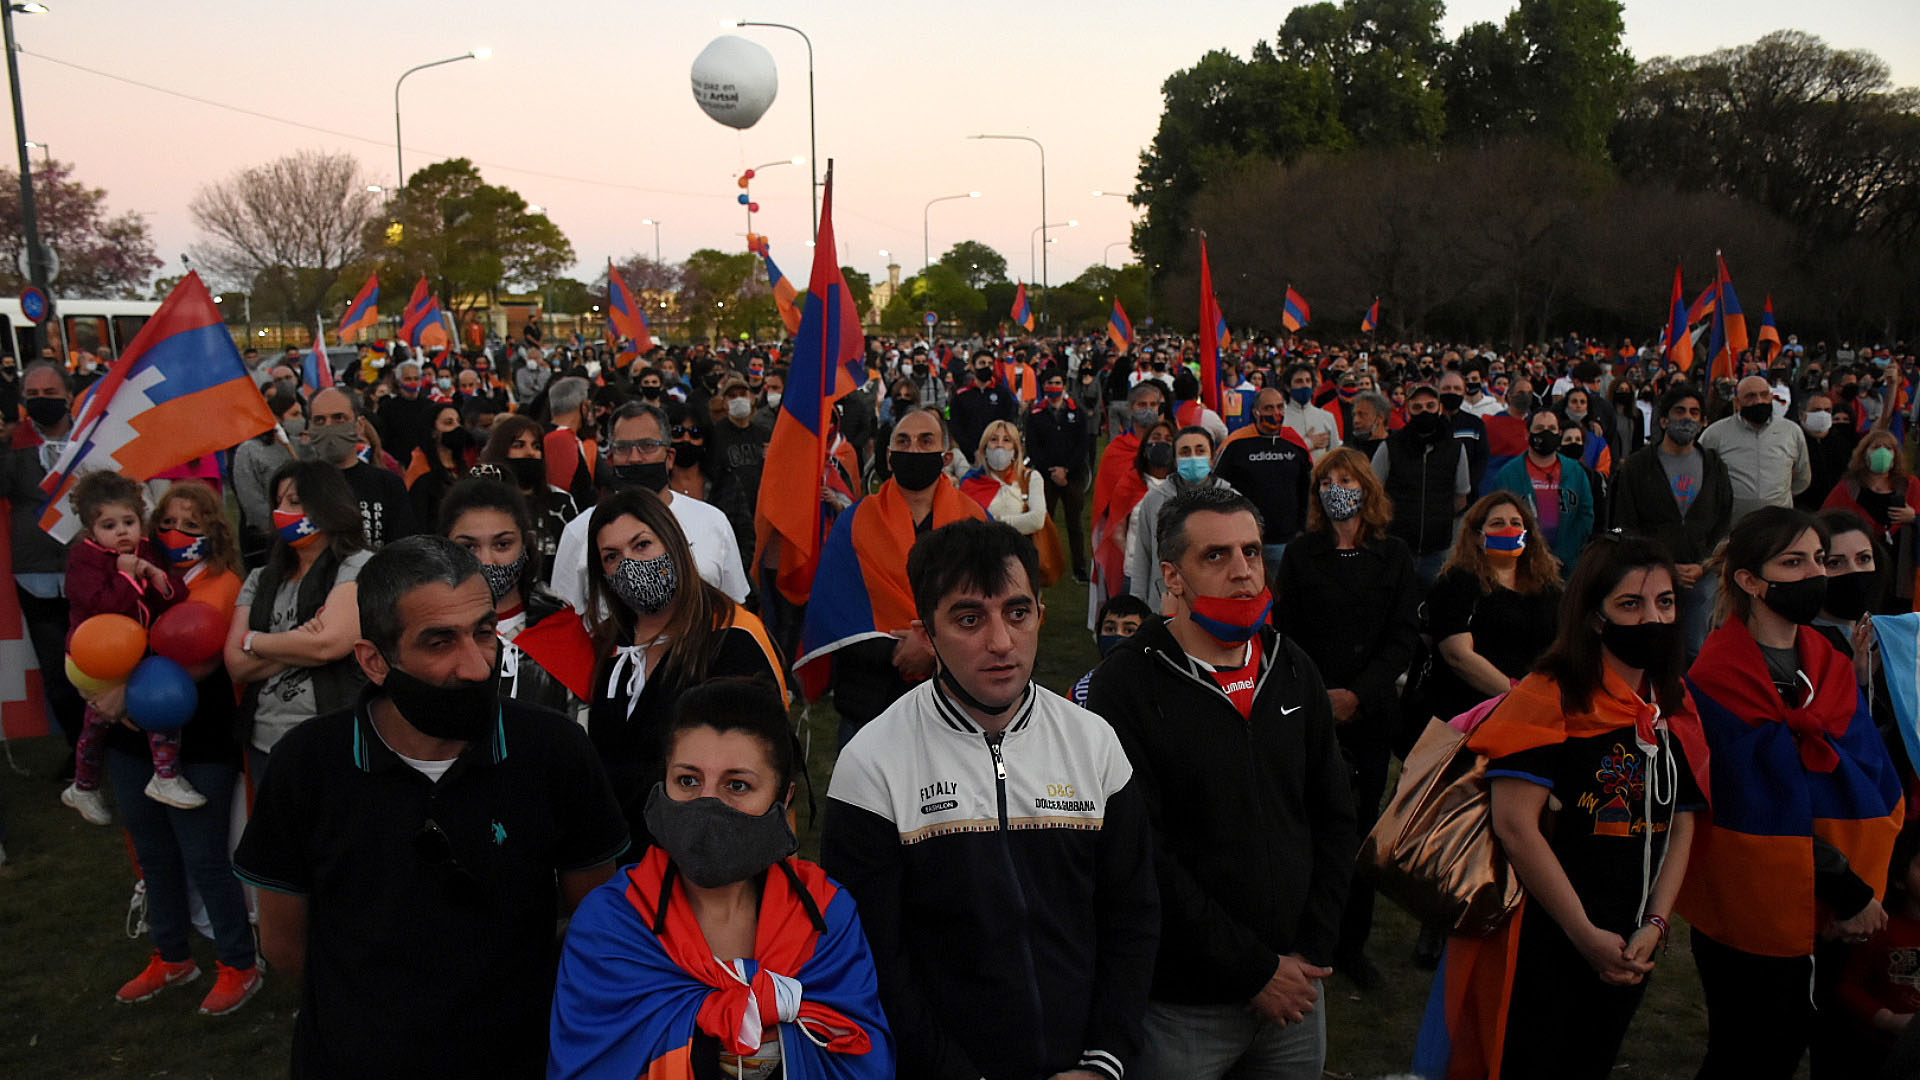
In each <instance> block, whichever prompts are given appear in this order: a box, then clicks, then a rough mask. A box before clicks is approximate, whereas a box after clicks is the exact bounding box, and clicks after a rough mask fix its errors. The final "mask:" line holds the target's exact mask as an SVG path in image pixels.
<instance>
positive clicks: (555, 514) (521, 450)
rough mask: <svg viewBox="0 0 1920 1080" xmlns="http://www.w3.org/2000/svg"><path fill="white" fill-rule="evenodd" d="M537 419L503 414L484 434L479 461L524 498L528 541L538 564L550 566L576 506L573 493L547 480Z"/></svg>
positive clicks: (576, 514) (576, 510) (577, 513)
mask: <svg viewBox="0 0 1920 1080" xmlns="http://www.w3.org/2000/svg"><path fill="white" fill-rule="evenodd" d="M541 440H542V435H541V430H540V423H539V421H537V420H531V419H528V418H527V417H524V416H503V417H501V418H500V419H499V420H498V421H496V422H495V423H494V425H493V430H492V431H491V432H489V433H488V434H487V445H486V447H485V448H484V449H482V450H481V451H480V458H479V464H480V465H492V466H494V467H495V468H497V469H499V470H500V471H501V473H502V475H504V476H505V477H506V478H507V480H508V481H509V482H511V483H512V484H513V486H514V488H515V489H516V490H518V491H519V492H520V497H521V498H522V499H525V500H526V503H527V511H528V513H530V514H532V515H533V534H532V536H531V537H530V538H529V543H530V544H531V545H532V547H533V548H534V549H535V550H536V551H537V552H538V554H539V556H540V563H541V565H542V566H551V565H552V564H553V560H554V556H555V555H556V554H557V553H558V552H559V550H560V537H561V535H562V534H564V533H565V532H566V529H567V522H569V521H572V520H573V519H574V518H576V517H578V516H579V514H580V510H579V508H578V507H577V506H575V505H574V502H573V496H572V495H569V494H567V493H566V492H565V491H563V490H561V489H560V488H557V487H554V486H553V485H552V484H550V483H548V482H547V465H546V461H545V460H544V459H543V458H542V457H541V455H542V454H543V453H545V448H544V447H543V445H542V442H541Z"/></svg>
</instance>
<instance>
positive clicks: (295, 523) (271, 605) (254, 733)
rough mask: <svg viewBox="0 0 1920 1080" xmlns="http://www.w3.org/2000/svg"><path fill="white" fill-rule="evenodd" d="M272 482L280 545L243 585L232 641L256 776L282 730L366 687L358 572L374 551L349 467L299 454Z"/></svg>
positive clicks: (233, 671)
mask: <svg viewBox="0 0 1920 1080" xmlns="http://www.w3.org/2000/svg"><path fill="white" fill-rule="evenodd" d="M272 487H273V491H274V511H273V520H274V525H275V537H274V542H273V548H272V550H270V551H269V552H268V553H267V562H266V565H264V566H262V567H260V568H259V569H257V570H254V571H253V572H251V573H249V574H248V575H247V581H246V584H244V585H242V586H241V588H240V596H239V599H238V600H237V601H236V602H235V606H234V609H233V621H232V622H231V623H230V624H228V629H227V644H226V651H225V659H226V665H227V674H229V675H231V676H232V677H233V681H234V682H235V683H236V684H239V685H241V686H242V688H243V689H244V691H245V696H244V697H243V699H242V701H241V704H240V720H239V727H240V730H241V733H242V735H243V737H244V738H245V739H246V740H247V747H246V754H247V774H248V777H249V779H250V780H251V781H252V782H253V783H254V784H256V785H257V784H258V783H259V782H260V778H261V777H262V776H263V775H264V774H265V772H266V767H267V761H268V759H269V756H270V755H271V754H272V753H273V748H274V746H275V745H277V744H278V743H279V741H280V738H281V737H282V736H284V735H285V734H286V733H287V732H289V731H292V730H293V729H294V728H296V727H298V726H299V725H300V724H301V723H302V722H304V721H306V720H309V719H312V718H313V717H315V716H319V715H322V714H324V713H329V712H333V711H335V710H338V709H343V708H346V707H347V706H348V705H351V704H352V703H353V699H354V696H355V695H356V694H358V693H359V691H360V684H361V681H362V680H361V675H360V669H359V666H358V665H357V664H355V663H354V661H353V643H354V641H355V640H357V639H358V638H359V637H360V620H359V615H358V609H357V606H356V601H355V598H356V597H357V596H358V595H359V593H358V586H357V585H356V584H355V581H356V579H357V578H358V577H359V576H360V570H361V568H362V567H364V566H366V565H367V560H368V558H370V557H371V553H370V552H368V551H367V541H366V533H365V532H364V531H362V529H361V524H360V522H361V519H360V512H359V510H358V509H356V508H355V507H354V505H353V492H352V491H351V490H350V489H349V488H348V487H347V485H346V481H345V480H344V479H342V478H341V476H340V470H338V469H336V468H334V467H333V466H331V465H327V464H325V463H323V462H318V461H290V462H288V463H287V464H285V465H282V466H281V467H280V468H279V470H278V471H276V472H275V473H274V474H273V482H272Z"/></svg>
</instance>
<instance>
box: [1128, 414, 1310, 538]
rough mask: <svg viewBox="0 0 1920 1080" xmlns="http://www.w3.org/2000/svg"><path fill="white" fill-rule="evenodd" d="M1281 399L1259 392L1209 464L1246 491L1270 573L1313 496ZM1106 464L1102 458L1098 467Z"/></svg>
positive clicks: (1304, 452)
mask: <svg viewBox="0 0 1920 1080" xmlns="http://www.w3.org/2000/svg"><path fill="white" fill-rule="evenodd" d="M1285 400H1286V398H1285V396H1284V395H1282V394H1281V392H1280V391H1278V390H1274V389H1266V390H1262V391H1260V393H1259V394H1258V395H1257V396H1255V398H1254V403H1253V426H1252V427H1250V428H1241V429H1240V430H1239V431H1236V432H1234V433H1233V435H1232V437H1230V438H1229V439H1227V441H1226V442H1225V443H1223V444H1222V445H1221V447H1220V453H1219V455H1218V456H1217V458H1216V460H1215V461H1214V467H1213V474H1214V475H1215V476H1217V477H1219V478H1220V479H1221V480H1222V481H1224V482H1225V483H1226V484H1227V486H1228V487H1230V488H1232V489H1233V490H1235V491H1239V492H1244V493H1245V494H1246V496H1247V497H1248V498H1249V499H1251V500H1252V501H1253V504H1254V506H1255V508H1256V509H1257V510H1258V511H1259V518H1260V520H1261V522H1262V523H1263V525H1262V530H1263V531H1262V533H1261V540H1260V542H1261V544H1262V545H1263V547H1264V549H1265V554H1264V557H1265V559H1266V561H1267V569H1268V573H1269V574H1271V573H1272V572H1273V571H1274V570H1276V569H1278V568H1279V566H1280V556H1281V554H1282V553H1283V552H1284V551H1285V550H1286V546H1287V543H1288V542H1289V541H1291V540H1292V539H1293V538H1294V537H1295V536H1297V535H1299V533H1300V529H1301V526H1302V525H1304V524H1305V522H1306V517H1307V506H1308V504H1309V503H1310V502H1311V500H1312V498H1313V492H1312V474H1313V462H1312V460H1311V458H1310V456H1309V452H1308V449H1307V445H1306V443H1305V442H1304V441H1303V440H1302V438H1301V437H1300V436H1299V435H1298V434H1295V433H1292V432H1289V431H1288V430H1287V428H1286V425H1285V415H1286V407H1285V405H1284V404H1283V402H1284V401H1285ZM1108 453H1109V454H1111V453H1112V451H1111V450H1109V451H1108ZM1104 466H1105V462H1102V471H1104ZM1163 561H1164V556H1163Z"/></svg>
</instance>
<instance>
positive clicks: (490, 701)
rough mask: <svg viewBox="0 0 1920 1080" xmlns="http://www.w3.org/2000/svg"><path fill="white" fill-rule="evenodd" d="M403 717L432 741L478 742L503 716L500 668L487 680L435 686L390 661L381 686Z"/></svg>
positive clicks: (389, 659) (496, 665)
mask: <svg viewBox="0 0 1920 1080" xmlns="http://www.w3.org/2000/svg"><path fill="white" fill-rule="evenodd" d="M380 692H381V693H382V694H385V695H386V698H387V700H388V701H391V702H393V707H394V708H395V709H398V710H399V712H400V716H401V718H402V719H404V720H405V721H406V722H407V723H408V724H410V725H412V727H413V729H414V730H415V731H418V732H419V733H420V734H422V735H425V736H427V737H428V738H431V739H451V740H455V741H459V742H477V741H478V740H480V739H481V738H484V737H485V736H486V733H487V725H488V724H491V723H493V721H494V720H495V718H497V717H498V716H499V715H500V666H499V664H498V663H497V662H496V663H495V664H494V668H493V670H492V671H491V672H489V673H488V674H487V677H486V678H484V679H457V680H455V681H454V682H451V683H448V684H447V685H445V686H433V685H430V684H428V683H425V682H422V681H421V680H420V679H417V678H415V677H414V676H412V675H409V674H407V672H406V671H405V670H403V669H402V668H401V667H400V665H398V664H396V663H394V661H393V658H392V657H388V658H387V680H386V681H385V682H383V683H381V684H380Z"/></svg>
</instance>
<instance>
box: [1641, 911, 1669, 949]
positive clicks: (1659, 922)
mask: <svg viewBox="0 0 1920 1080" xmlns="http://www.w3.org/2000/svg"><path fill="white" fill-rule="evenodd" d="M1641 925H1642V926H1651V927H1653V928H1655V929H1657V930H1659V931H1660V944H1662V945H1665V944H1666V943H1667V935H1668V934H1669V933H1671V932H1672V931H1673V927H1671V926H1669V925H1667V920H1665V919H1663V918H1661V917H1660V916H1658V915H1648V916H1647V918H1646V921H1645V922H1644V923H1642V924H1641Z"/></svg>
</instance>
